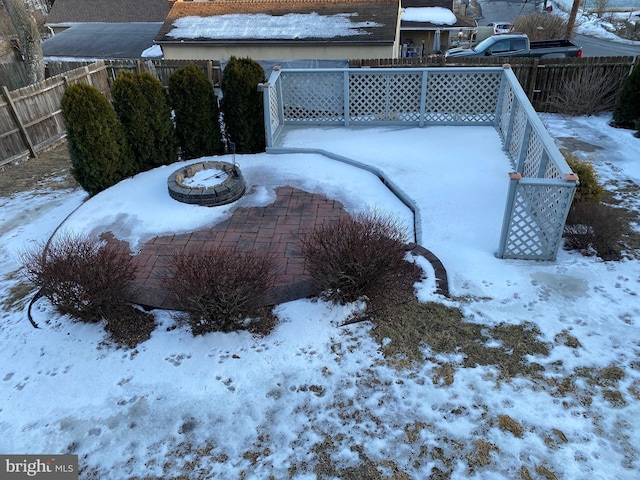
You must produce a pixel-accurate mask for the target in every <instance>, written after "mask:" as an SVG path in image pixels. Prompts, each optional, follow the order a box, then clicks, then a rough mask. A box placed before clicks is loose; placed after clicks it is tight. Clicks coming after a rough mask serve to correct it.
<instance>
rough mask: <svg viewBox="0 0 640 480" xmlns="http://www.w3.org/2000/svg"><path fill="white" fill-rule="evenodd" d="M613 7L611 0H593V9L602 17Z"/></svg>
mask: <svg viewBox="0 0 640 480" xmlns="http://www.w3.org/2000/svg"><path fill="white" fill-rule="evenodd" d="M610 7H611V5H610V2H609V0H593V11H594V12H595V13H596V15H597V16H598V18H602V17H603V16H604V14H605V13H606V12H607V11H608V10H609V8H610Z"/></svg>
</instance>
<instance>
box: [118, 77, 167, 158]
mask: <svg viewBox="0 0 640 480" xmlns="http://www.w3.org/2000/svg"><path fill="white" fill-rule="evenodd" d="M111 95H112V97H113V106H114V108H115V110H116V113H117V114H118V118H120V123H122V126H123V128H124V132H125V135H126V137H127V141H128V142H129V145H130V147H131V151H132V153H133V157H134V162H135V163H136V166H137V170H138V171H145V170H150V169H152V168H154V167H157V166H160V165H166V164H168V163H172V162H175V161H176V160H177V159H178V149H177V148H178V147H177V144H176V141H175V135H174V132H173V123H172V121H171V108H170V107H169V104H168V101H167V98H166V94H165V92H164V88H163V86H162V83H160V81H159V80H158V79H156V78H155V77H154V76H153V75H151V74H150V73H148V72H144V73H142V74H140V75H135V74H133V73H131V72H123V73H121V74H120V75H119V76H118V78H117V79H116V80H115V81H114V82H113V86H112V87H111Z"/></svg>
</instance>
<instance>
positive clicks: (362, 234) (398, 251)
mask: <svg viewBox="0 0 640 480" xmlns="http://www.w3.org/2000/svg"><path fill="white" fill-rule="evenodd" d="M405 242H406V230H405V228H404V227H402V226H401V224H400V222H399V221H398V220H397V219H395V218H393V217H389V216H384V215H382V214H379V213H376V212H369V213H362V214H358V215H356V216H355V217H348V216H343V217H342V218H340V219H339V220H336V221H334V222H330V223H327V224H326V225H323V226H322V227H320V228H318V229H316V230H315V231H314V232H312V233H310V234H307V235H305V236H304V237H303V239H302V255H303V256H304V258H305V260H306V265H307V268H308V269H309V272H310V274H311V276H312V278H313V280H314V281H315V282H316V284H317V286H318V287H319V288H320V289H321V290H322V291H323V292H324V293H325V295H326V296H327V298H329V299H330V300H333V301H337V302H341V303H347V302H352V301H355V300H357V299H358V298H360V297H361V296H363V295H369V294H372V293H373V292H374V291H375V289H376V288H380V287H381V286H382V285H384V284H385V282H386V281H388V280H389V279H391V278H392V277H393V276H394V274H395V272H397V271H398V269H401V268H402V265H401V264H402V262H403V258H404V255H405Z"/></svg>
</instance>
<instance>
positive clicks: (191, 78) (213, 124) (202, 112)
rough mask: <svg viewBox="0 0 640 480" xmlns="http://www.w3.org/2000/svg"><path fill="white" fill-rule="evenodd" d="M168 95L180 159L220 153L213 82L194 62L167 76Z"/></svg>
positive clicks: (217, 113)
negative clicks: (180, 154) (172, 112)
mask: <svg viewBox="0 0 640 480" xmlns="http://www.w3.org/2000/svg"><path fill="white" fill-rule="evenodd" d="M169 98H170V102H171V106H172V107H173V110H174V114H175V122H176V135H177V137H178V145H179V146H180V149H181V151H182V158H183V159H190V158H198V157H203V156H206V155H216V154H219V153H222V152H223V150H224V148H223V145H222V134H221V133H220V121H219V118H218V117H219V111H218V102H217V99H216V96H215V92H214V90H213V86H212V85H211V83H210V82H209V80H207V77H206V76H205V74H204V73H202V71H201V70H200V69H199V68H198V67H197V66H196V65H195V64H194V63H190V64H189V65H188V66H187V67H184V68H181V69H180V70H176V71H175V72H174V73H173V74H172V75H171V77H170V78H169Z"/></svg>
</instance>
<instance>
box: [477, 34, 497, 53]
mask: <svg viewBox="0 0 640 480" xmlns="http://www.w3.org/2000/svg"><path fill="white" fill-rule="evenodd" d="M491 45H493V40H492V39H491V37H488V38H485V39H484V40H482V41H481V42H480V43H479V44H477V45H476V46H475V47H473V49H474V50H475V51H476V52H480V53H482V52H484V51H485V50H486V49H487V48H489V47H490V46H491Z"/></svg>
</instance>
